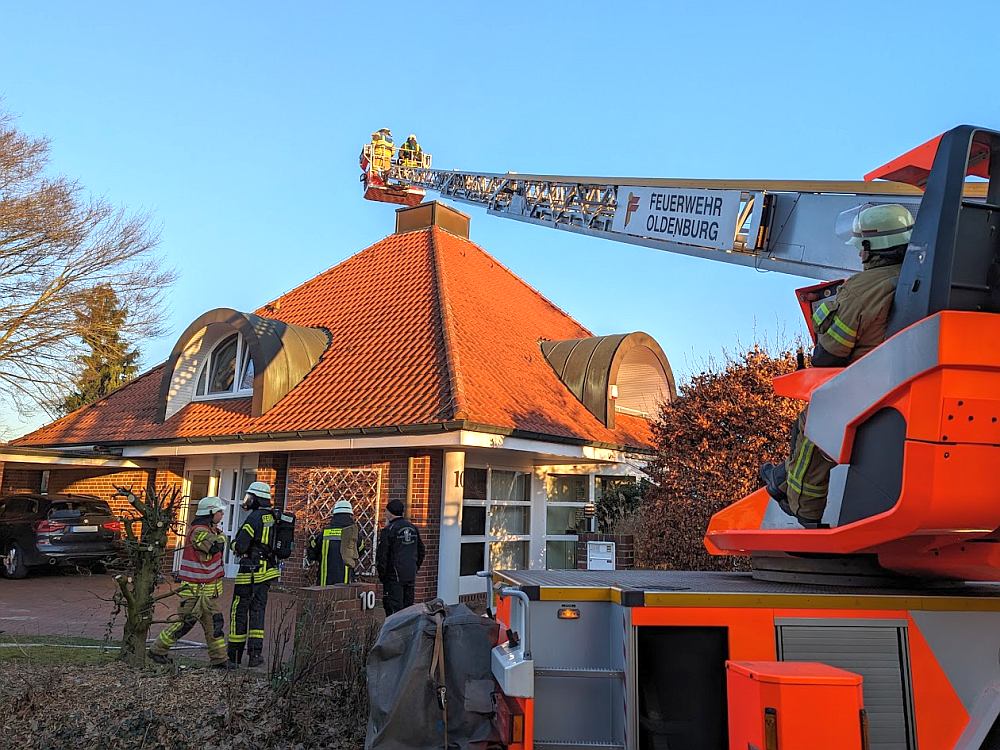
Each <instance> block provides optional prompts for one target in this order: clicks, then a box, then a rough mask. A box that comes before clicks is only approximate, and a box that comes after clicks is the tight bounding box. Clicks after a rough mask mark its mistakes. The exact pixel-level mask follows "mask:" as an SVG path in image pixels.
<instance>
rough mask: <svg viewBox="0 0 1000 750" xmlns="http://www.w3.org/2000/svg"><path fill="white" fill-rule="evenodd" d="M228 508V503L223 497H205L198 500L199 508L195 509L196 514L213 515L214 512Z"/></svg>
mask: <svg viewBox="0 0 1000 750" xmlns="http://www.w3.org/2000/svg"><path fill="white" fill-rule="evenodd" d="M225 509H226V503H225V502H224V501H223V499H222V498H221V497H215V496H211V497H203V498H202V499H201V500H199V501H198V510H196V511H195V515H196V516H211V515H213V514H214V513H218V512H219V511H220V510H221V511H224V510H225Z"/></svg>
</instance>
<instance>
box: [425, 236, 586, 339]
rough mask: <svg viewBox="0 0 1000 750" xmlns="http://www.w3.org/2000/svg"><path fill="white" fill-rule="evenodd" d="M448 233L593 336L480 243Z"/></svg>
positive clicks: (582, 325) (581, 324)
mask: <svg viewBox="0 0 1000 750" xmlns="http://www.w3.org/2000/svg"><path fill="white" fill-rule="evenodd" d="M433 231H445V230H442V229H438V228H436V227H435V228H434V229H433ZM448 235H449V236H450V237H453V238H455V239H457V240H460V241H462V242H467V243H468V244H470V245H472V246H473V247H474V248H476V250H478V251H479V252H481V253H482V254H483V255H485V256H486V257H487V258H489V259H490V261H492V262H493V263H495V264H496V265H497V266H498V267H499V268H501V269H503V270H504V271H506V272H507V273H508V274H509V275H510V276H511V277H512V278H514V279H515V280H516V281H517V282H518V283H520V284H521V285H522V286H524V287H525V288H526V289H528V291H530V292H531V293H532V294H534V295H535V296H536V297H538V298H539V299H540V300H542V302H544V303H545V304H546V305H548V306H549V307H551V308H552V309H553V310H555V311H556V312H558V313H559V314H560V315H563V316H565V317H567V318H569V319H570V320H572V321H573V322H574V323H576V324H577V325H578V326H580V328H581V330H583V331H585V332H586V334H587V336H594V335H595V334H594V332H593V331H591V330H590V329H589V328H587V326H585V325H584V324H583V323H581V322H580V321H579V320H577V319H576V318H575V317H573V316H572V315H570V314H569V313H568V312H566V311H565V310H563V309H562V308H561V307H559V305H557V304H556V303H555V302H553V301H552V300H550V299H549V298H548V297H546V296H545V295H544V294H542V293H541V292H540V291H538V290H537V289H536V288H535V287H534V286H532V285H531V284H529V283H528V282H527V281H525V280H524V278H523V277H522V276H521V275H520V274H516V273H514V272H513V271H512V270H511V269H510V268H508V267H507V266H506V265H505V264H504V263H503V261H501V260H498V259H497V257H496V256H495V255H493V253H491V252H490V251H489V250H487V249H485V248H484V247H483V246H482V245H480V244H478V243H476V242H473V241H472V240H471V239H469V238H468V237H459V236H458V235H453V234H451V233H450V232H449V233H448Z"/></svg>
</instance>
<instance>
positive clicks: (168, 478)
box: [0, 203, 674, 601]
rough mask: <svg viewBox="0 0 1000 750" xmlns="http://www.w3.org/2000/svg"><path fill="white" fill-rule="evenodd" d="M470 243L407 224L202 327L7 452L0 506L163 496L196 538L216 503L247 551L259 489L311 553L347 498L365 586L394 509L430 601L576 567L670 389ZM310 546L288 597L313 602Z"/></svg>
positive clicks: (216, 313)
mask: <svg viewBox="0 0 1000 750" xmlns="http://www.w3.org/2000/svg"><path fill="white" fill-rule="evenodd" d="M468 232H469V220H468V217H467V216H465V215H464V214H461V213H459V212H458V211H455V210H454V209H451V208H449V207H447V206H444V205H443V204H440V203H425V204H422V205H420V206H417V207H414V208H409V209H400V210H399V211H398V212H397V216H396V232H395V233H394V234H392V235H390V236H389V237H387V238H385V239H383V240H382V241H380V242H378V243H376V244H375V245H372V246H371V247H369V248H367V249H365V250H363V251H361V252H359V253H357V254H356V255H354V256H352V257H350V258H348V259H347V260H345V261H344V262H342V263H340V264H338V265H336V266H334V267H333V268H330V269H329V270H327V271H324V272H323V273H321V274H319V275H318V276H316V277H314V278H312V279H310V280H309V281H306V282H305V283H304V284H302V285H301V286H299V287H297V288H295V289H293V290H292V291H290V292H288V293H286V294H283V295H282V296H280V297H278V298H277V299H275V300H273V301H272V302H269V303H267V304H266V305H264V306H263V307H261V308H259V309H258V310H256V311H255V312H254V313H241V312H238V311H235V310H230V309H216V310H211V311H209V312H206V313H205V314H204V315H202V316H201V317H199V318H198V319H197V320H195V321H194V322H192V323H191V325H190V326H188V328H187V329H186V330H185V331H184V333H182V334H181V336H180V337H179V339H178V340H177V343H176V345H175V346H174V348H173V351H172V352H171V355H170V357H169V359H168V360H167V361H166V362H165V363H163V364H161V365H159V366H157V367H155V368H153V369H151V370H150V371H148V372H147V373H145V374H143V375H142V376H140V377H138V378H136V379H135V380H134V381H133V382H131V383H130V384H128V385H127V386H125V387H123V388H121V389H120V390H118V391H116V392H115V393H113V394H112V395H111V396H109V397H107V398H105V399H103V400H101V401H99V402H97V403H95V404H92V405H90V406H87V407H84V408H83V409H80V410H78V411H76V412H73V413H72V414H70V415H68V416H66V417H63V418H62V419H59V420H57V421H55V422H53V423H51V424H49V425H46V426H45V427H42V428H41V429H39V430H36V431H35V432H32V433H30V434H28V435H26V436H25V437H22V438H20V439H18V440H16V441H14V442H13V443H12V444H10V445H7V446H2V447H0V462H2V463H0V492H4V493H6V492H14V491H36V492H37V491H49V492H81V493H89V494H95V495H98V496H101V497H104V498H106V499H109V500H111V495H112V493H113V489H112V485H115V484H117V485H126V486H129V485H131V486H143V485H145V484H146V483H147V482H150V481H152V482H154V483H155V484H156V485H157V486H160V487H166V486H173V487H179V488H181V490H182V491H183V493H184V495H186V496H188V497H189V498H190V500H189V501H187V502H186V503H185V507H184V508H183V511H182V521H185V522H186V521H187V520H189V519H190V515H191V513H192V512H193V507H194V504H195V503H196V502H197V500H198V499H200V498H201V497H203V496H205V495H219V496H221V497H223V498H224V499H226V500H227V501H229V502H230V503H231V506H230V510H229V512H228V513H227V517H226V524H227V530H228V531H229V533H232V532H233V531H235V529H236V528H238V525H239V523H240V518H241V513H242V511H241V510H240V509H239V507H238V500H239V498H240V497H242V494H243V489H244V488H245V487H246V486H247V484H248V483H249V482H251V481H253V480H255V479H262V480H264V481H267V482H269V483H270V484H271V485H272V486H273V488H274V492H275V496H276V498H277V500H278V502H279V504H283V505H284V506H285V507H286V508H287V509H288V510H291V511H294V512H296V513H297V514H298V517H299V519H300V523H299V531H298V533H299V535H300V536H301V540H300V541H302V540H304V539H305V536H306V534H307V533H308V531H309V529H310V528H312V527H315V526H316V525H317V524H321V523H322V521H323V519H324V518H325V516H326V515H327V514H328V513H329V510H330V508H331V507H332V505H333V503H334V501H335V500H336V499H338V498H340V497H347V498H349V499H351V500H352V501H353V503H354V506H355V512H356V517H357V518H358V520H359V523H360V525H361V527H362V531H363V533H364V534H365V535H366V536H367V538H368V545H367V546H368V550H369V552H368V555H367V557H366V558H365V559H363V560H362V565H361V567H362V568H363V570H362V571H361V572H371V571H372V570H373V565H374V559H373V554H372V551H373V549H374V546H375V536H376V534H377V529H378V527H379V526H380V525H381V524H382V523H383V522H384V508H385V505H386V503H387V502H388V501H389V500H390V499H399V500H402V501H404V502H405V503H406V506H407V508H408V515H409V516H410V518H411V519H412V520H413V522H414V523H415V524H416V525H417V526H418V527H419V528H420V529H421V533H422V535H423V537H424V540H425V542H426V545H427V550H428V555H427V560H426V562H425V563H424V566H423V569H422V570H421V574H420V580H419V581H418V585H417V593H418V597H419V598H429V597H432V596H434V595H438V596H441V597H442V598H444V599H446V600H448V601H457V600H458V599H459V597H460V596H468V595H475V594H477V593H479V592H481V591H482V590H483V584H482V582H481V581H480V580H478V579H476V578H475V575H474V574H475V572H476V571H477V570H482V569H484V568H486V567H487V566H492V567H494V568H529V567H530V568H545V567H549V568H572V567H576V557H577V539H578V535H579V533H581V532H583V531H585V530H586V529H587V524H588V523H589V520H588V519H587V518H586V513H585V509H586V507H587V505H588V504H589V503H591V502H593V501H594V499H595V497H597V496H598V495H599V494H600V493H601V492H602V491H604V489H606V488H607V487H608V486H609V485H610V484H613V483H615V482H618V481H623V480H624V479H626V478H628V477H631V476H635V475H637V474H639V473H640V469H641V466H642V463H643V461H644V457H645V456H646V455H648V453H649V450H650V447H649V446H650V444H651V432H650V427H649V422H648V418H649V417H650V416H651V415H653V414H655V412H656V410H657V408H658V407H659V405H660V404H661V403H662V402H663V401H665V400H669V399H670V398H672V397H673V394H674V384H673V376H672V374H671V371H670V367H669V365H668V363H667V361H666V358H665V357H664V355H663V352H662V350H661V349H660V347H659V345H657V343H656V342H655V341H653V340H652V339H651V338H650V337H649V336H647V335H645V334H642V333H630V334H619V335H613V336H594V335H592V334H591V333H590V332H589V331H587V330H586V329H584V328H583V327H582V326H581V325H580V324H579V323H577V322H576V321H575V320H573V319H572V318H571V317H570V316H569V315H567V314H566V313H565V312H563V311H562V310H560V309H558V308H557V307H556V306H555V305H553V304H552V303H551V302H549V301H548V300H546V299H545V298H544V297H543V296H541V294H539V293H538V292H537V291H535V290H534V289H532V288H531V287H529V286H528V285H527V284H526V283H524V282H523V281H522V280H521V279H519V278H518V277H516V276H515V275H514V274H512V273H511V272H510V271H509V270H507V269H506V268H504V267H503V266H502V265H501V264H500V263H498V262H497V261H496V260H495V259H493V258H492V257H491V256H489V255H488V254H487V253H486V252H485V251H484V250H482V249H481V248H480V247H478V246H477V245H475V244H473V243H472V242H471V241H470V240H469V239H468V236H469V235H468ZM181 534H183V523H182V525H181ZM296 547H297V550H299V551H298V552H297V553H296V555H295V556H293V557H292V559H290V560H288V561H287V562H286V563H285V564H284V567H283V573H282V581H283V583H284V584H286V585H292V586H296V585H308V584H309V583H310V582H311V576H312V573H311V571H310V570H308V569H307V567H306V563H305V560H304V559H303V557H302V555H301V552H300V551H301V550H302V549H303V545H302V544H301V543H300V544H297V545H296ZM234 562H235V561H234V560H228V559H227V566H228V567H227V571H228V572H229V573H233V571H234V570H235V566H234Z"/></svg>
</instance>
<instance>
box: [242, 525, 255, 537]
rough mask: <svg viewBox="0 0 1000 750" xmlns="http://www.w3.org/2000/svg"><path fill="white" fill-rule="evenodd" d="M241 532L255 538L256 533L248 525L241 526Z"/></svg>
mask: <svg viewBox="0 0 1000 750" xmlns="http://www.w3.org/2000/svg"><path fill="white" fill-rule="evenodd" d="M241 531H245V532H246V533H248V534H249V535H250V537H251V538H256V536H257V534H256V532H255V531H254V530H253V526H251V525H250V524H248V523H245V524H243V528H242V529H241Z"/></svg>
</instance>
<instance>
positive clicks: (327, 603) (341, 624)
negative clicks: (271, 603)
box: [294, 583, 384, 679]
mask: <svg viewBox="0 0 1000 750" xmlns="http://www.w3.org/2000/svg"><path fill="white" fill-rule="evenodd" d="M375 589H376V586H375V584H373V583H355V584H349V585H338V586H310V587H308V588H303V589H300V590H299V591H298V592H297V594H296V606H297V614H296V618H295V640H294V643H295V664H296V668H297V669H296V671H297V672H299V673H300V674H305V675H307V676H309V677H314V676H321V675H325V676H330V677H333V678H335V679H338V678H341V677H344V676H345V674H344V673H345V671H346V670H351V671H357V670H363V669H364V663H365V662H364V660H365V657H366V656H367V653H366V652H367V650H368V649H369V648H370V647H371V645H373V643H374V639H375V637H376V636H377V634H378V628H379V627H381V625H382V621H383V620H384V615H383V613H382V608H381V607H380V606H378V604H377V603H376V606H375V608H374V609H365V608H364V605H363V600H362V598H361V597H362V594H365V593H367V592H374V591H375Z"/></svg>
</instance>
